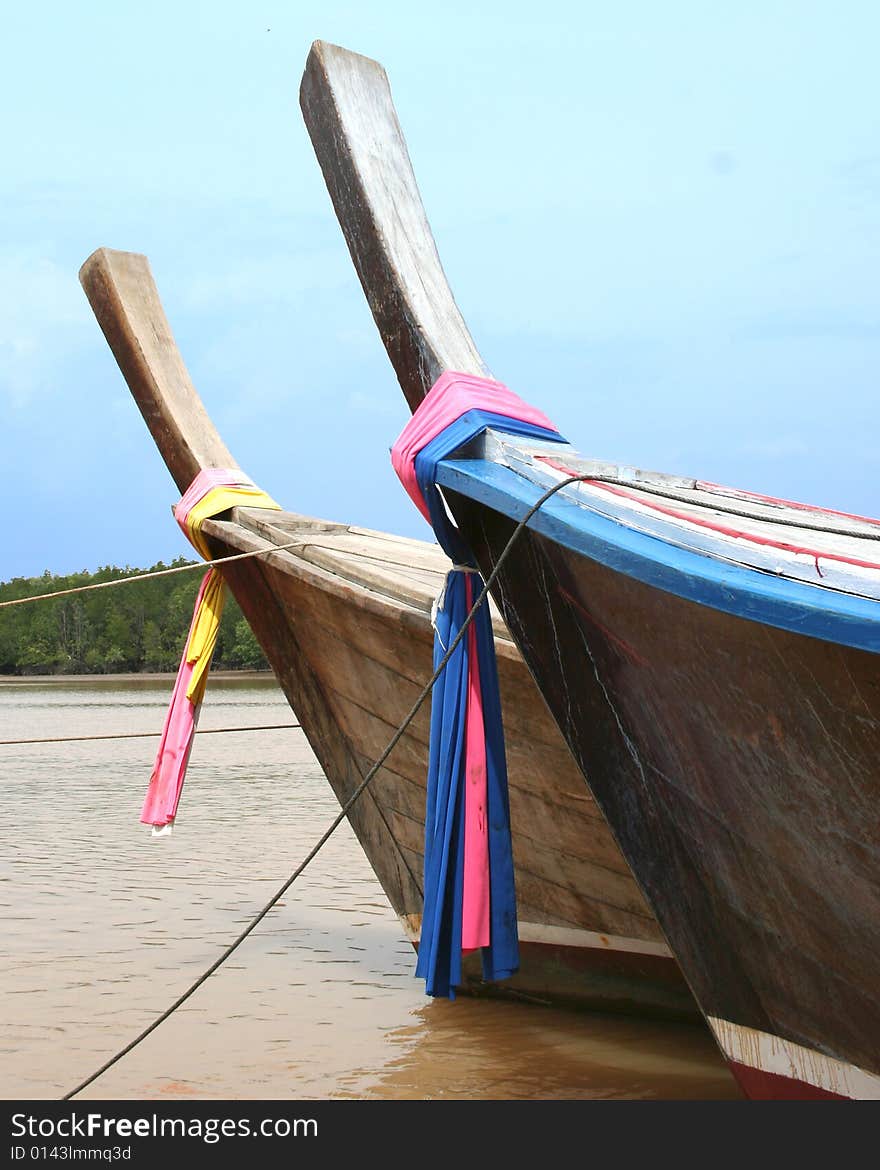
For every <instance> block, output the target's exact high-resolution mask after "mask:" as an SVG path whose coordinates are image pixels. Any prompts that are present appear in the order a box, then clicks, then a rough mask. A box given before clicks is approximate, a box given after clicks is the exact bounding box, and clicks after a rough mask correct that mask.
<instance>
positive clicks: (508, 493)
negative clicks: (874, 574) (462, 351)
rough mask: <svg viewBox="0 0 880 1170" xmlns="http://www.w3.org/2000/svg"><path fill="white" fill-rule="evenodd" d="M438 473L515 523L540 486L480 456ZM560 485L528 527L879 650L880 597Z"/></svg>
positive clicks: (660, 583)
mask: <svg viewBox="0 0 880 1170" xmlns="http://www.w3.org/2000/svg"><path fill="white" fill-rule="evenodd" d="M436 479H437V483H438V484H439V485H440V487H441V488H446V489H448V490H451V491H454V492H459V493H460V494H461V495H464V496H466V497H468V498H470V499H473V500H475V501H477V502H478V503H480V504H481V505H484V506H487V507H489V508H491V509H492V510H493V511H495V512H498V513H501V514H503V515H506V516H507V517H508V518H509V519H511V520H513V521H514V522H517V523H518V522H519V521H520V520H522V519H523V517H524V516H525V515H526V514H527V512H528V510H529V509H530V508H531V507H533V506H534V504H535V503H536V502H537V501H538V500H539V499H540V497H541V495H542V494H543V493H542V490H541V487H540V486H539V485H538V484H537V483H536V482H534V481H532V480H530V479H527V478H526V477H525V476H524V475H522V474H520V473H518V472H516V471H514V470H513V469H511V468H509V467H505V466H502V465H501V464H499V463H495V462H492V461H491V460H486V459H480V458H470V459H468V458H464V459H461V458H454V457H449V458H447V459H444V460H441V462H440V463H439V464H438V465H437V475H436ZM563 491H564V489H563ZM563 491H561V492H559V493H558V494H557V495H556V496H553V497H551V498H550V499H549V500H547V501H546V503H545V504H544V505H543V506H542V507H541V508H540V509H539V510H538V511H537V512H536V513H535V514H534V515H533V516H532V517H531V518H530V519H529V521H528V528H529V529H530V530H532V531H534V532H537V533H538V534H540V535H541V536H544V537H546V538H548V539H549V540H551V541H553V542H555V543H558V544H560V545H562V546H564V547H565V548H568V549H571V550H572V551H573V552H575V553H577V554H579V555H581V556H585V557H587V558H588V559H590V560H593V561H597V562H599V563H601V564H603V565H606V566H607V567H608V568H611V569H613V570H615V571H617V572H621V573H624V574H625V575H626V576H629V577H633V578H635V579H636V580H639V581H642V582H643V583H644V584H646V585H650V586H652V587H654V588H657V589H660V590H662V591H663V592H666V593H672V594H675V595H676V596H678V597H682V598H684V599H685V600H689V601H693V602H696V603H698V604H702V605H708V606H710V607H712V608H714V609H718V610H721V611H723V612H725V613H729V614H732V615H734V616H736V617H741V618H743V619H745V620H749V621H753V622H757V623H765V624H767V625H771V626H775V627H777V628H780V629H785V630H789V631H791V632H793V633H796V634H804V635H808V636H810V637H814V638H818V639H820V640H822V641H826V642H832V643H837V644H841V645H846V646H851V647H853V648H855V649H860V650H867V651H871V652H874V653H876V652H878V651H880V600H876V599H873V598H868V597H865V596H863V595H860V594H856V593H852V592H846V591H843V590H839V589H830V588H828V587H825V586H820V585H815V584H812V583H810V582H807V581H798V580H793V579H792V578H789V577H782V576H779V575H776V574H772V573H769V572H767V571H765V570H761V569H757V568H753V567H750V566H748V565H744V564H741V563H735V562H733V561H730V560H723V559H721V558H720V557H718V556H712V555H710V554H707V553H698V552H695V551H693V550H691V549H688V548H684V547H681V546H680V545H676V544H673V543H672V542H671V541H669V540H664V539H663V538H662V537H659V536H656V535H652V534H649V533H646V532H642V531H640V530H638V529H637V528H633V527H630V526H628V525H626V524H624V523H622V522H620V521H617V520H612V519H610V518H608V517H606V516H604V515H602V514H601V513H598V512H595V511H593V510H591V509H590V508H589V507H588V506H587V505H586V504H585V503H584V501H582V500H580V501H576V500H574V499H566V498H565V497H564V495H563Z"/></svg>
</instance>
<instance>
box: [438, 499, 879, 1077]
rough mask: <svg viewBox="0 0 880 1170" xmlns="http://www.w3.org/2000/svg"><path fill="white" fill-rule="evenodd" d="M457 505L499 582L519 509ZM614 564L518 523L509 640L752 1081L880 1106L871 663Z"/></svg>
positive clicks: (506, 577)
mask: <svg viewBox="0 0 880 1170" xmlns="http://www.w3.org/2000/svg"><path fill="white" fill-rule="evenodd" d="M447 498H448V499H449V500H450V502H451V507H452V510H453V512H454V514H455V516H456V519H457V520H458V522H459V525H460V526H461V527H462V528H463V529H464V531H465V533H466V534H467V536H468V539H469V540H470V542H471V544H472V547H473V548H474V549H475V551H476V552H477V556H478V560H479V561H480V563H481V565H482V566H483V569H484V571H485V572H488V571H489V570H490V568H491V566H492V565H493V564H494V562H495V560H496V559H497V558H498V556H499V554H500V552H501V550H502V549H503V547H504V546H505V544H506V543H507V541H508V539H509V538H510V536H511V534H512V531H513V528H514V524H513V521H512V520H511V519H510V518H509V517H508V516H507V515H504V514H502V513H501V512H500V511H496V510H493V509H490V508H488V507H486V506H485V505H484V504H482V503H480V502H476V501H475V500H474V499H473V498H468V497H467V496H465V495H458V494H455V493H454V492H451V491H447ZM610 559H611V558H610V557H605V558H600V559H593V558H591V557H590V556H588V555H584V554H583V553H582V552H580V551H576V550H575V549H573V548H571V547H565V545H564V543H561V542H560V541H559V540H556V539H553V538H552V537H551V536H550V535H548V534H547V533H540V532H532V531H530V530H529V531H527V532H526V533H524V534H523V535H522V536H521V538H520V540H519V541H518V543H517V544H516V545H515V547H514V549H513V551H512V552H511V555H510V558H509V560H508V562H506V567H505V568H504V569H502V572H501V575H500V578H499V580H498V588H497V593H496V597H497V599H498V601H499V604H500V605H501V607H502V609H503V612H504V615H505V618H506V621H507V623H508V626H509V628H510V630H511V633H512V634H513V636H514V638H515V640H516V641H517V642H518V644H519V645H520V647H521V648H522V650H523V654H524V656H525V658H526V660H527V661H528V664H529V667H530V668H531V670H532V672H533V674H534V676H535V678H536V680H537V682H538V685H539V687H540V689H541V691H542V694H543V695H544V697H545V698H546V700H547V702H548V704H549V706H550V708H551V710H552V711H553V713H554V716H555V718H556V720H557V722H558V724H559V726H560V728H561V729H562V731H563V733H564V735H565V738H566V740H567V742H568V744H569V746H570V747H571V750H572V753H573V754H574V756H575V758H576V759H577V761H578V763H579V765H580V767H581V769H582V771H583V773H584V775H585V776H586V777H587V778H588V780H589V784H590V788H591V790H592V792H593V794H594V795H595V797H596V799H597V801H598V803H599V805H600V806H601V808H602V809H603V810H604V812H605V814H606V816H607V817H608V820H609V823H610V824H611V826H612V828H613V830H614V833H615V835H616V837H617V839H618V841H619V842H620V844H621V847H622V850H623V853H624V855H625V856H626V857H627V859H628V861H629V863H630V865H631V867H632V869H633V872H634V873H635V874H637V875H638V878H639V881H640V884H641V886H642V888H643V890H644V891H645V893H646V896H647V899H648V902H649V904H650V905H651V906H652V907H653V909H654V911H655V913H656V915H657V918H658V920H659V922H660V924H661V926H662V928H663V931H664V933H665V935H666V937H667V939H668V940H669V943H670V945H671V947H672V949H673V952H674V953H675V955H676V957H677V958H678V960H679V962H680V964H681V967H682V970H683V971H684V972H685V974H686V977H687V979H688V982H689V984H690V986H691V988H692V990H693V992H694V995H695V998H696V999H697V1002H698V1003H699V1004H700V1007H701V1008H702V1010H703V1012H704V1014H705V1015H706V1018H707V1020H708V1022H709V1024H710V1026H711V1027H712V1029H713V1031H714V1033H715V1036H716V1039H717V1040H718V1043H719V1046H720V1047H721V1049H722V1051H723V1052H724V1054H725V1056H726V1058H727V1059H728V1062H729V1064H730V1067H731V1070H732V1071H733V1073H734V1075H735V1076H736V1077H737V1079H738V1081H739V1083H740V1085H741V1087H742V1088H743V1090H744V1091H745V1092H746V1093H747V1094H748V1095H754V1096H761V1097H819V1096H829V1097H835V1096H843V1097H878V1096H880V879H878V866H877V861H878V855H880V828H878V825H880V822H878V818H877V812H876V810H877V807H878V802H880V778H878V766H877V760H878V759H880V661H878V654H877V653H876V652H870V651H868V650H866V649H859V648H856V647H853V646H848V645H842V644H839V643H835V642H832V641H828V640H825V639H820V638H817V637H810V636H804V635H802V634H799V633H797V632H794V631H793V630H788V629H781V628H775V627H774V626H772V625H770V624H767V623H765V622H759V621H755V620H749V619H747V618H744V617H741V616H737V615H736V614H734V613H732V612H724V611H722V610H720V609H718V608H715V607H714V606H712V605H707V604H701V603H699V602H698V601H695V600H692V599H688V598H685V597H682V596H677V595H676V594H675V593H674V592H671V591H667V590H663V589H659V588H657V587H656V586H655V585H653V584H648V583H646V582H645V581H643V580H639V579H637V578H636V577H634V576H632V575H630V574H629V573H627V572H622V571H617V570H616V569H615V568H614V567H612V566H611V565H610V564H609V563H603V560H606V561H607V560H610ZM817 564H818V562H817ZM536 582H544V583H545V585H544V586H542V587H536V584H535V583H536ZM547 582H550V583H551V585H550V586H549V587H547V586H546V583H547Z"/></svg>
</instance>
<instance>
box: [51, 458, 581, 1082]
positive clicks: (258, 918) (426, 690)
mask: <svg viewBox="0 0 880 1170" xmlns="http://www.w3.org/2000/svg"><path fill="white" fill-rule="evenodd" d="M590 478H591V477H590V476H587V475H571V476H569V477H568V478H567V479H563V480H562V481H561V482H559V483H557V484H554V485H553V487H551V488H548V490H547V491H546V492H544V494H543V495H542V496H540V497H539V499H538V500H536V501H535V503H534V504H532V506H531V507H530V508H529V510H528V511H527V512H526V514H525V515H524V516H523V518H522V520H520V521H519V523H518V524H517V526H516V528H515V529H514V530H513V532H512V533H511V535H510V539H509V540H508V541H507V544H506V545H505V546H504V548H503V549H502V550H501V553H500V555H499V557H498V560H497V561H496V562H495V566H494V568H493V569H492V572H491V573H490V574H489V575H488V577H487V578H486V583H485V585H484V586H483V588H482V590H481V592H480V595H479V597H478V598H477V599H476V601H475V602H474V604H473V606H472V607H471V609H470V611H469V613H468V615H467V617H466V618H465V619H464V621H463V622H462V624H461V627H460V629H459V630H458V632H457V634H456V636H455V638H454V639H453V640H452V642H451V643H450V646H449V649H448V650H447V651H446V654H445V655H444V656H443V658H442V659H441V660H440V662H438V664H437V666H436V668H435V670H434V673H433V674H432V675H431V677H430V678H429V679H428V681H427V682H426V683H425V685H424V687H423V688H422V690H421V692H420V694H419V696H418V698H417V699H416V701H415V702H414V703H413V705H412V707H411V708H410V710H409V713H408V714H407V715H406V717H405V718H404V720H403V722H402V723H401V724H400V726H399V727H398V729H397V730H396V731H395V733H394V735H393V736H392V737H391V739H390V740H389V741H388V745H387V746H386V748H385V750H384V751H383V752H382V754H381V756H379V758H378V760H376V762H375V763H374V764H373V765H372V767H371V768H370V770H369V771H368V772H367V774H366V776H364V778H363V780H362V781H361V782H360V784H358V786H357V788H355V790H354V792H352V794H351V796H350V797H349V798H348V800H346V802H345V803H344V804H343V805H342V807H341V808H340V810H339V813H338V814H337V816H336V817H334V819H333V820H332V821H331V823H330V824H329V826H328V827H327V829H326V830H325V831H324V833H323V834H322V835H321V837H320V838H319V840H318V841H317V842H316V843H315V845H314V846H313V847H312V849H311V850H310V851H309V853H308V854H307V855H306V857H305V858H304V859H303V860H302V861H301V862H300V864H299V865H298V866H297V868H296V869H295V870H294V871H293V873H292V874H291V875H290V877H289V878H287V880H286V881H285V882H284V883H283V885H281V886H280V887H279V888H278V890H277V891H276V892H275V893H274V894H273V895H272V897H271V898H270V899H269V901H268V902H267V903H266V905H265V906H264V907H263V908H262V910H260V911H259V912H258V913H257V914H256V915H255V916H254V918H253V919H252V920H251V921H250V923H249V924H248V925H247V926H246V927H245V928H244V930H243V931H242V932H241V934H239V935H238V937H237V938H236V939H234V940H233V941H232V942H231V943H230V944H229V946H228V947H227V948H226V950H225V951H224V952H223V954H222V955H220V957H219V958H218V959H216V960H215V961H214V962H213V963H212V964H211V966H210V967H208V969H207V970H206V971H204V972H203V973H202V974H201V975H200V976H199V978H198V979H197V980H196V981H195V982H194V983H193V984H192V985H191V986H190V987H188V988H187V989H186V991H184V992H183V994H182V995H180V996H178V997H177V999H176V1000H175V1001H174V1003H172V1004H171V1005H170V1006H169V1007H167V1008H166V1009H165V1011H164V1012H162V1014H161V1015H159V1016H157V1017H156V1019H155V1020H153V1021H152V1023H150V1024H149V1025H148V1026H147V1027H146V1028H144V1030H143V1031H142V1032H141V1033H140V1034H139V1035H137V1036H135V1038H134V1039H133V1040H132V1041H131V1042H130V1043H129V1044H126V1046H125V1047H124V1048H122V1049H121V1050H120V1051H119V1052H117V1053H116V1055H115V1056H112V1057H111V1058H110V1059H109V1060H108V1061H105V1063H104V1064H102V1065H101V1067H100V1068H99V1069H96V1070H95V1072H93V1073H92V1074H91V1076H88V1077H86V1079H85V1080H84V1081H81V1082H80V1084H78V1085H77V1086H76V1088H75V1089H71V1090H70V1092H69V1093H65V1094H64V1096H63V1097H61V1098H60V1099H61V1100H62V1101H69V1100H71V1099H72V1098H73V1097H75V1096H76V1095H77V1094H78V1093H81V1092H82V1090H83V1089H85V1088H86V1087H87V1086H88V1085H90V1084H92V1082H93V1081H96V1080H97V1079H98V1077H100V1076H102V1075H103V1074H104V1073H105V1072H107V1070H108V1069H109V1068H112V1066H113V1065H114V1064H116V1063H117V1062H118V1061H120V1060H121V1059H122V1058H123V1056H127V1055H128V1053H129V1052H131V1051H132V1049H134V1048H136V1047H137V1045H138V1044H140V1042H141V1041H142V1040H145V1039H146V1038H147V1036H149V1035H150V1033H151V1032H154V1031H155V1030H156V1028H158V1027H159V1025H160V1024H162V1023H164V1022H165V1020H167V1019H168V1017H169V1016H170V1015H172V1013H173V1012H175V1011H176V1010H177V1009H178V1008H179V1007H180V1006H181V1005H182V1004H184V1003H186V1001H187V1000H188V999H189V998H190V996H192V995H193V994H194V993H195V992H196V991H197V990H198V989H199V988H200V987H201V986H202V984H203V983H205V982H206V981H207V980H208V979H209V978H210V977H211V975H213V974H214V972H215V971H216V970H217V969H218V968H219V967H221V966H222V965H223V964H224V963H225V962H226V960H227V959H228V958H229V956H230V955H231V954H232V953H233V951H235V950H236V949H237V948H238V947H239V946H240V945H241V943H243V942H244V940H245V939H246V938H247V937H248V935H249V934H251V933H252V932H253V930H254V929H255V928H256V927H257V926H258V924H259V923H260V922H262V920H263V919H264V918H265V917H266V915H267V914H268V913H269V911H270V910H271V909H272V907H273V906H275V905H276V903H277V902H279V901H280V899H281V898H282V897H283V896H284V894H285V893H286V892H287V891H288V889H289V888H290V887H291V886H292V885H293V883H294V882H295V881H296V879H297V878H298V877H299V876H300V874H302V873H303V871H304V870H305V869H306V867H307V866H308V865H309V863H310V862H311V861H313V860H314V858H315V857H317V855H318V854H319V853H320V851H321V849H322V848H323V847H324V845H325V844H326V843H327V842H328V841H329V840H330V838H331V837H332V835H333V834H334V833H335V832H336V830H337V829H338V827H339V826H340V825H341V824H342V822H343V820H344V819H345V817H346V816H347V815H348V813H349V810H350V809H351V808H352V807H353V806H354V804H355V802H356V801H357V800H358V799H359V798H360V796H361V795H362V794H363V793H364V792H365V791H366V789H367V786H368V785H369V783H370V781H371V780H372V779H373V777H374V776H375V775H376V773H377V772H378V771H379V769H380V768H381V767H382V765H383V764H384V763H385V761H386V760H387V759H388V757H389V756H390V755H391V753H392V752H393V751H394V749H395V747H396V746H397V744H398V743H399V742H400V740H401V738H402V736H403V733H404V732H405V731H406V729H407V727H409V725H410V723H411V722H412V721H413V719H414V718H415V716H416V714H417V713H418V711H419V708H420V707H421V706H422V704H423V703H424V701H425V700H426V699H427V698H428V696H429V695H430V694H431V691H432V690H433V689H434V684H435V683H436V682H437V679H438V678H439V677H440V675H441V674H442V673H443V670H444V668H445V667H446V664H447V662H448V661H449V659H450V658H451V657H452V655H453V654H454V653H455V651H456V649H457V648H458V645H459V643H460V642H461V640H462V638H464V637H465V635H466V634H467V631H468V629H469V628H470V625H471V623H472V622H473V620H474V617H475V616H476V614H477V611H478V610H479V608H480V606H481V605H483V604H484V602H485V600H486V598H487V597H488V596H489V589H490V587H491V586H492V584H493V582H494V581H495V578H496V577H497V576H498V573H499V571H500V570H501V566H502V565H503V564H504V562H505V560H506V559H507V556H508V553H509V552H510V550H511V548H512V547H513V545H514V543H515V542H516V540H517V538H518V537H519V535H520V533H521V532H522V531H523V529H524V528H525V527H526V526H527V524H528V522H529V520H531V518H532V516H534V514H535V513H536V512H537V511H538V510H539V509H540V508H542V507H543V506H544V504H545V503H546V502H547V500H549V499H550V497H551V496H553V495H555V494H556V492H558V491H560V489H561V488H564V487H568V486H569V485H570V484H573V483H578V482H581V481H583V480H587V479H590Z"/></svg>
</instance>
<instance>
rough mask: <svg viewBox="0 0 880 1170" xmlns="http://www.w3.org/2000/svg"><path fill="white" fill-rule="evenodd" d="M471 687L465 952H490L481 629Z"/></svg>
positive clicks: (470, 598) (471, 632) (468, 589)
mask: <svg viewBox="0 0 880 1170" xmlns="http://www.w3.org/2000/svg"><path fill="white" fill-rule="evenodd" d="M465 593H466V596H467V608H468V612H470V610H471V608H472V607H473V604H474V601H475V600H476V598H475V597H474V578H473V574H471V573H468V575H467V580H466V581H465ZM467 643H468V686H467V716H466V724H465V763H464V780H465V790H464V889H463V894H462V905H461V948H462V950H463V951H472V950H476V949H477V948H478V947H487V946H488V945H489V941H490V930H489V823H488V820H487V816H486V795H487V794H486V731H485V727H484V724H483V693H482V690H481V689H480V663H479V659H478V656H477V628H476V626H475V625H474V624H473V622H472V623H471V625H470V626H469V628H468V632H467Z"/></svg>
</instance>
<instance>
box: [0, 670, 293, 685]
mask: <svg viewBox="0 0 880 1170" xmlns="http://www.w3.org/2000/svg"><path fill="white" fill-rule="evenodd" d="M176 675H177V672H176V671H173V670H172V671H167V672H162V673H150V672H148V671H142V672H138V671H130V672H128V673H120V674H0V686H3V685H4V684H7V685H10V684H11V685H15V686H19V685H22V686H27V685H37V686H44V685H46V684H47V683H48V684H58V683H78V684H83V683H88V684H92V685H94V684H96V683H97V684H104V685H106V686H112V685H113V684H114V683H139V682H167V683H172V682H173V681H174V679H175V677H176ZM261 681H267V682H268V681H272V682H275V681H276V679H275V675H274V673H273V672H272V671H271V670H212V671H211V674H210V678H209V684H210V683H211V682H261Z"/></svg>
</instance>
